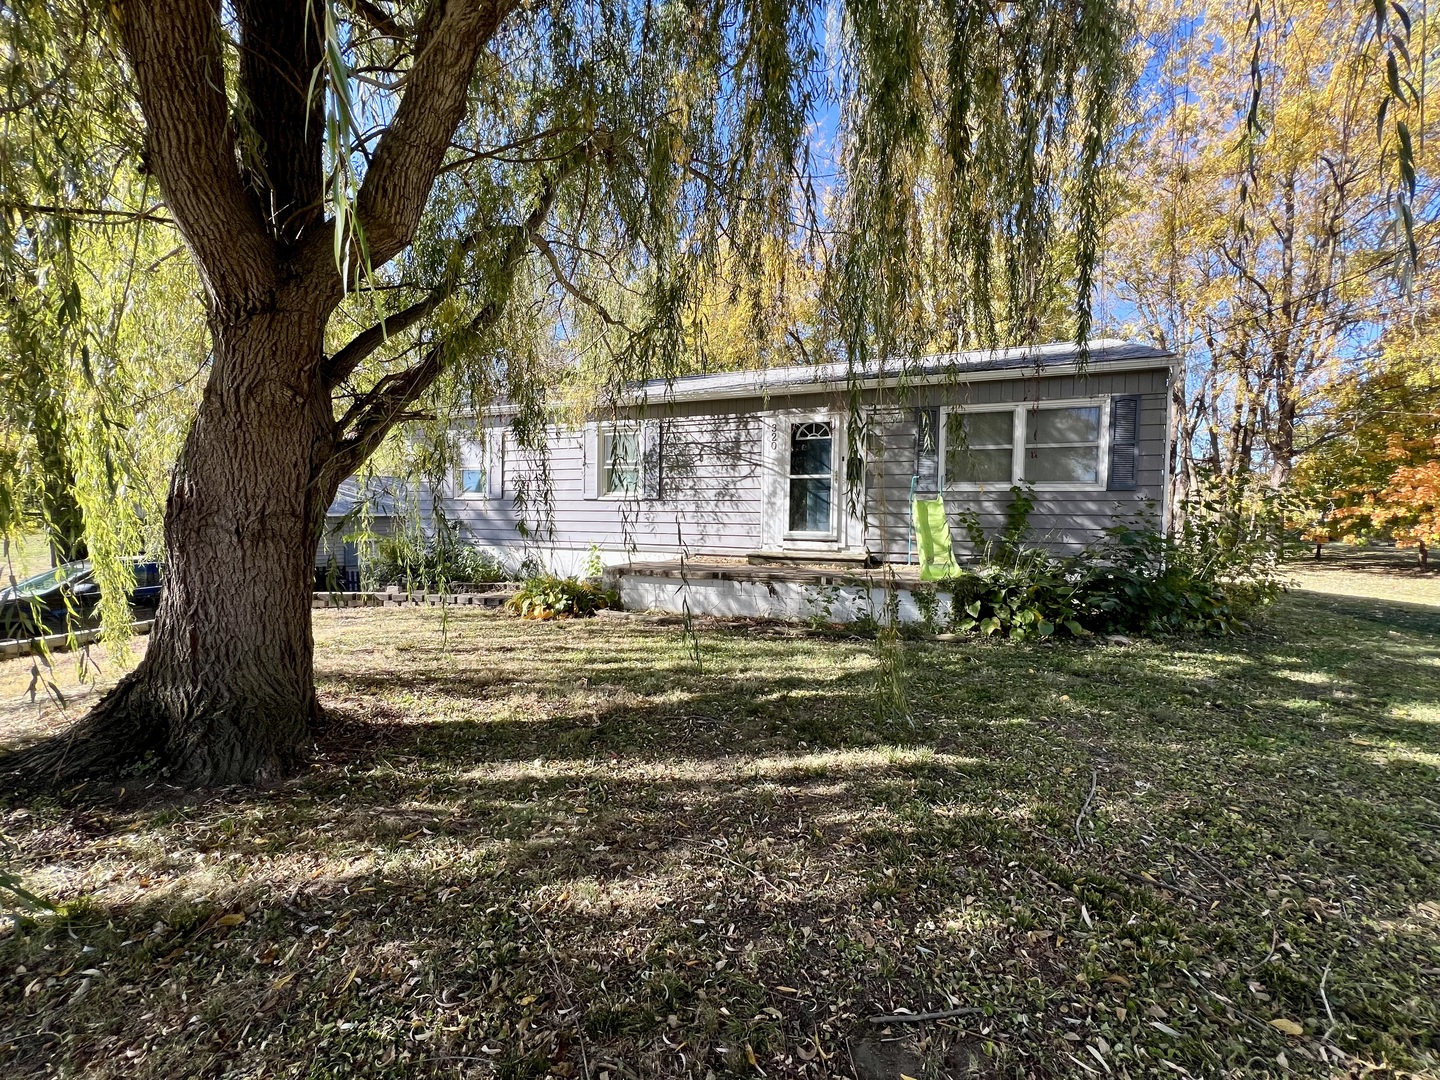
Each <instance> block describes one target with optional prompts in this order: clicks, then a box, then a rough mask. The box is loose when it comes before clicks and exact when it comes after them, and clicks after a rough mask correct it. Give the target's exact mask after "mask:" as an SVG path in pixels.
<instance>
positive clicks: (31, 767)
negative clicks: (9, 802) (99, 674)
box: [0, 671, 167, 794]
mask: <svg viewBox="0 0 1440 1080" xmlns="http://www.w3.org/2000/svg"><path fill="white" fill-rule="evenodd" d="M138 675H139V672H138V671H135V672H131V673H130V674H129V675H127V676H126V677H125V678H124V679H122V680H121V681H120V682H119V683H117V684H116V686H115V688H114V689H113V690H111V691H110V693H108V694H106V695H105V697H104V698H103V699H102V700H101V701H100V702H98V703H97V704H96V705H95V707H94V708H92V709H91V710H90V711H89V712H88V713H86V714H85V715H84V716H82V717H81V718H80V719H79V720H77V721H76V722H75V723H74V724H72V725H70V727H69V728H67V729H66V730H64V731H61V732H57V733H56V734H54V735H51V736H49V737H47V738H45V739H42V740H40V741H39V742H37V743H32V744H31V745H29V746H25V747H22V748H20V749H19V750H13V751H9V752H3V751H0V791H3V792H6V793H11V792H13V793H16V794H27V793H41V792H45V791H55V790H59V789H61V788H65V787H68V786H70V785H73V784H75V783H77V782H79V781H86V780H100V781H107V780H123V779H125V778H127V777H130V776H134V775H135V774H136V773H137V772H140V771H141V770H143V769H144V768H145V767H146V766H147V765H151V766H157V765H159V764H160V762H161V760H162V758H163V755H164V750H165V744H166V734H167V732H166V724H165V721H164V719H163V714H162V713H161V711H160V710H158V709H155V708H154V707H153V705H152V704H151V703H150V701H149V700H148V698H149V695H148V694H146V693H145V692H144V689H143V686H142V685H141V684H140V682H139V680H138V679H137V678H136V676H138Z"/></svg>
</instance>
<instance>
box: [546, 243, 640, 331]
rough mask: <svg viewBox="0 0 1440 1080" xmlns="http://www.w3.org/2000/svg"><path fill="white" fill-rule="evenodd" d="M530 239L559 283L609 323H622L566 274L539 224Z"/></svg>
mask: <svg viewBox="0 0 1440 1080" xmlns="http://www.w3.org/2000/svg"><path fill="white" fill-rule="evenodd" d="M530 239H531V240H532V241H533V242H534V244H535V248H536V250H538V251H539V252H540V254H541V255H543V256H545V261H546V262H548V263H549V264H550V272H551V274H553V275H554V277H555V283H556V284H557V285H559V286H560V287H561V288H562V289H564V290H565V291H566V292H567V293H569V294H570V295H571V296H573V297H574V298H575V299H576V300H579V301H580V302H581V303H582V304H584V305H585V306H586V307H588V308H591V309H593V310H594V311H595V313H596V314H598V315H599V316H600V318H601V319H603V320H604V321H605V323H606V324H607V325H609V326H619V325H620V322H619V320H618V319H616V318H615V316H613V315H611V314H610V312H608V311H606V310H605V305H604V304H602V303H600V301H599V300H596V299H595V298H594V297H593V296H591V295H590V294H589V293H587V292H585V291H584V290H582V289H581V288H580V287H579V286H578V285H576V284H575V283H574V282H573V281H571V280H570V279H569V278H568V277H567V276H566V274H565V269H564V267H562V266H561V265H560V260H559V259H557V258H556V257H555V249H554V248H552V247H551V246H550V241H548V240H546V239H545V234H544V233H542V232H541V231H540V229H539V227H538V226H537V227H536V228H535V229H534V230H533V231H532V232H531V233H530Z"/></svg>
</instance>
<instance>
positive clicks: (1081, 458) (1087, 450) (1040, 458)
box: [1025, 446, 1100, 484]
mask: <svg viewBox="0 0 1440 1080" xmlns="http://www.w3.org/2000/svg"><path fill="white" fill-rule="evenodd" d="M1025 479H1026V480H1029V481H1030V482H1031V483H1046V482H1060V481H1078V482H1081V483H1087V484H1093V483H1096V482H1097V481H1098V480H1099V479H1100V448H1099V447H1098V446H1060V447H1036V448H1032V449H1030V450H1027V451H1026V452H1025Z"/></svg>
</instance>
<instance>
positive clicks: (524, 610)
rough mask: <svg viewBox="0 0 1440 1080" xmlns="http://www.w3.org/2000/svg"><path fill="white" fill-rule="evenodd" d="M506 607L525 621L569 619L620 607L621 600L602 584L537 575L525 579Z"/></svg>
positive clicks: (570, 578) (552, 575)
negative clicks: (602, 609)
mask: <svg viewBox="0 0 1440 1080" xmlns="http://www.w3.org/2000/svg"><path fill="white" fill-rule="evenodd" d="M505 606H506V607H507V608H509V609H510V610H511V611H512V612H514V613H515V614H516V615H519V616H520V617H521V618H523V619H570V618H584V617H585V616H588V615H594V614H595V612H597V611H599V610H600V609H601V608H618V607H619V606H620V597H619V595H618V594H617V593H615V591H614V590H612V589H606V588H603V587H602V586H601V585H600V583H599V582H596V581H585V580H582V579H580V578H573V577H568V578H562V577H556V576H555V575H554V574H537V575H535V576H534V577H530V578H526V579H525V581H524V582H523V583H521V585H520V591H519V592H517V593H516V594H515V595H514V596H512V597H511V598H510V599H509V600H508V601H506V604H505Z"/></svg>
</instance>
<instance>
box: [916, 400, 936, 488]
mask: <svg viewBox="0 0 1440 1080" xmlns="http://www.w3.org/2000/svg"><path fill="white" fill-rule="evenodd" d="M915 476H916V478H917V479H916V481H915V491H916V492H917V493H920V492H924V493H926V494H935V493H937V492H939V490H940V410H939V409H916V410H915Z"/></svg>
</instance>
